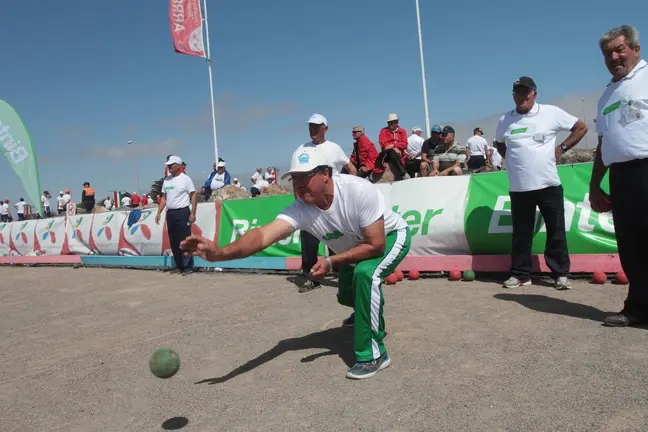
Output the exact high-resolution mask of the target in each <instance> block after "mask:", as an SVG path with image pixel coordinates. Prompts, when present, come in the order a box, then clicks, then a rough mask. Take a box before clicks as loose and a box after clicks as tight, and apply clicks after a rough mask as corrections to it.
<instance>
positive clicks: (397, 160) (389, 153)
mask: <svg viewBox="0 0 648 432" xmlns="http://www.w3.org/2000/svg"><path fill="white" fill-rule="evenodd" d="M377 161H378V163H381V162H384V163H386V164H387V165H389V169H390V170H391V172H392V174H394V180H402V179H403V177H405V174H407V171H405V167H404V166H403V164H402V163H401V157H400V155H399V154H398V153H396V152H395V151H394V149H389V150H383V151H382V152H381V153H380V154H379V155H378V159H377Z"/></svg>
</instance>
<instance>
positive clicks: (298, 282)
mask: <svg viewBox="0 0 648 432" xmlns="http://www.w3.org/2000/svg"><path fill="white" fill-rule="evenodd" d="M286 280H287V281H288V282H290V283H292V284H294V285H295V286H296V287H297V288H301V287H302V286H303V285H304V284H305V283H306V281H308V279H306V278H305V277H304V276H302V275H290V276H287V277H286ZM318 282H319V283H321V284H322V285H323V286H327V287H334V288H337V287H338V283H337V282H336V281H333V280H331V279H322V280H318Z"/></svg>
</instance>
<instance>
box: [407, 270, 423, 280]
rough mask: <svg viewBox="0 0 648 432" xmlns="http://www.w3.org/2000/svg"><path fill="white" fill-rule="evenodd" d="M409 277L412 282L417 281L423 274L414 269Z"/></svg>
mask: <svg viewBox="0 0 648 432" xmlns="http://www.w3.org/2000/svg"><path fill="white" fill-rule="evenodd" d="M407 276H408V277H409V278H410V280H417V279H418V278H420V277H421V273H419V271H418V270H416V269H412V270H410V271H409V273H408V274H407Z"/></svg>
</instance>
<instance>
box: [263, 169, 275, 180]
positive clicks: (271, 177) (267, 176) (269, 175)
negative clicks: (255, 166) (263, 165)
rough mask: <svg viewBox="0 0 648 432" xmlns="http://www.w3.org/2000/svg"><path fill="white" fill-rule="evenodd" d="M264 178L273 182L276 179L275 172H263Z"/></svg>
mask: <svg viewBox="0 0 648 432" xmlns="http://www.w3.org/2000/svg"><path fill="white" fill-rule="evenodd" d="M263 178H264V180H267V181H268V182H272V181H274V179H275V176H274V172H268V171H266V172H265V173H263Z"/></svg>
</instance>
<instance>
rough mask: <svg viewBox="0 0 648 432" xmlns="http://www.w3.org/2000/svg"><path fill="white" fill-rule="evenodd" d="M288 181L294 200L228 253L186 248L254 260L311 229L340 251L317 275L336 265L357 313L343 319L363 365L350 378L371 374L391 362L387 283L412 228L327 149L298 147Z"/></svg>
mask: <svg viewBox="0 0 648 432" xmlns="http://www.w3.org/2000/svg"><path fill="white" fill-rule="evenodd" d="M287 176H290V180H291V182H292V184H293V189H294V191H295V198H296V200H295V201H294V202H293V203H292V204H291V205H290V206H289V207H287V208H286V209H284V210H283V212H282V213H281V214H279V215H278V216H277V218H276V219H275V220H274V221H272V222H270V223H269V224H267V225H264V226H262V227H259V228H255V229H252V230H249V231H248V232H246V233H245V234H244V235H243V236H241V237H240V238H239V239H238V240H236V241H235V242H233V243H231V244H229V245H227V246H225V247H223V248H221V247H219V246H218V245H217V244H216V243H214V242H212V241H210V240H207V239H206V238H203V237H199V236H191V237H189V238H187V239H186V240H184V241H183V242H182V243H181V247H182V248H183V249H184V250H185V251H187V252H186V253H188V254H191V255H194V256H199V257H201V258H203V259H205V260H208V261H228V260H233V259H241V258H245V257H248V256H251V255H253V254H255V253H257V252H259V251H262V250H263V249H265V248H267V247H268V246H270V245H272V244H274V243H276V242H277V241H279V240H281V239H284V238H287V237H288V236H290V235H291V234H292V233H294V232H295V231H297V230H308V232H310V233H311V234H312V235H313V236H315V237H316V238H318V239H319V240H321V241H323V242H324V243H325V244H326V245H327V246H328V247H329V248H331V249H332V250H333V251H334V252H335V255H334V256H330V257H319V258H318V260H317V263H316V264H315V265H314V266H313V267H312V269H311V277H313V278H319V279H321V278H323V277H324V276H325V275H326V274H327V273H329V272H330V271H331V269H332V268H333V267H337V268H338V274H339V288H338V294H337V297H338V302H339V303H340V304H342V305H345V306H349V307H352V308H354V314H353V315H352V317H349V319H347V320H345V321H347V322H349V321H350V322H352V323H353V324H351V325H353V327H354V352H355V356H356V361H357V363H356V364H355V365H354V366H353V367H351V368H350V369H349V370H348V371H347V374H346V376H347V378H351V379H364V378H369V377H372V376H373V375H375V374H376V373H377V372H378V371H380V370H382V369H384V368H386V367H388V366H389V365H390V364H391V359H390V358H389V355H388V354H387V351H386V349H385V345H384V344H383V338H384V337H385V321H384V317H383V305H384V298H383V293H382V287H381V285H382V282H383V280H384V278H385V277H386V276H388V275H389V274H391V273H392V272H393V271H394V270H395V269H396V267H397V266H398V265H399V264H400V262H401V261H402V260H403V258H405V256H406V255H407V252H408V251H409V248H410V231H409V228H408V225H407V223H406V222H405V221H404V220H403V219H402V218H401V217H400V216H399V215H397V214H396V213H393V212H392V211H391V209H390V208H389V206H388V205H387V204H386V202H385V199H384V197H383V195H382V193H381V192H380V191H379V190H378V189H377V188H376V186H375V185H374V184H373V183H370V182H368V181H367V180H365V179H363V178H359V177H356V176H352V175H346V174H339V175H333V174H332V169H331V167H330V166H329V162H328V159H327V157H326V154H325V152H324V151H322V150H320V149H319V148H318V147H317V146H312V147H301V148H299V149H297V151H295V153H294V154H293V156H292V161H291V164H290V171H289V172H288V173H287V174H285V175H284V178H285V177H287Z"/></svg>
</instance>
